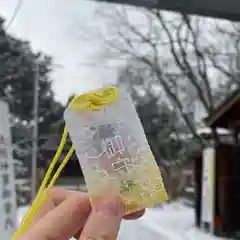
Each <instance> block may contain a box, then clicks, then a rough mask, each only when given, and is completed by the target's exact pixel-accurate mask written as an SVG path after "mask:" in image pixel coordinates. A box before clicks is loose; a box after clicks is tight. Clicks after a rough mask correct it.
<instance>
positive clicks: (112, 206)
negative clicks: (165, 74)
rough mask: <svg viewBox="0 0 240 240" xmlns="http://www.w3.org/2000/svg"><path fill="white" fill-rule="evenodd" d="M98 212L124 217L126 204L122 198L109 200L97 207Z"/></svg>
mask: <svg viewBox="0 0 240 240" xmlns="http://www.w3.org/2000/svg"><path fill="white" fill-rule="evenodd" d="M97 212H99V213H101V214H102V213H103V214H105V215H108V216H113V217H119V216H121V217H122V216H123V215H124V203H123V201H122V199H121V198H120V197H111V198H107V199H104V200H103V201H101V202H100V203H99V204H98V205H97Z"/></svg>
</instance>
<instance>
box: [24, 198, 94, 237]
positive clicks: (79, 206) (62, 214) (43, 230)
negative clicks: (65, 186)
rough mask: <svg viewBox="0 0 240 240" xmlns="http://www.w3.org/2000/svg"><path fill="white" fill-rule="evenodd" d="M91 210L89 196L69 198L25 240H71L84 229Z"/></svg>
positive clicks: (41, 220)
mask: <svg viewBox="0 0 240 240" xmlns="http://www.w3.org/2000/svg"><path fill="white" fill-rule="evenodd" d="M90 210H91V207H90V202H89V198H88V196H87V195H82V196H73V197H69V198H68V199H67V200H66V201H64V202H63V203H61V204H60V205H59V206H57V207H56V208H54V209H53V210H52V211H50V212H48V213H47V214H46V215H45V216H44V217H43V218H42V219H40V220H39V221H38V224H36V225H34V226H33V227H32V228H30V229H29V231H28V232H27V233H26V235H25V236H23V239H35V240H66V239H70V238H71V237H72V236H73V235H74V234H75V233H76V232H77V231H79V230H81V229H82V228H83V226H84V224H85V222H86V219H87V217H88V215H89V213H90Z"/></svg>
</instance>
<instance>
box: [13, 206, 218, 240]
mask: <svg viewBox="0 0 240 240" xmlns="http://www.w3.org/2000/svg"><path fill="white" fill-rule="evenodd" d="M27 211H28V207H21V208H20V209H19V210H18V224H19V223H20V221H21V220H22V219H23V217H24V215H25V214H26V213H27ZM128 239H131V240H146V239H148V240H158V239H159V240H218V239H220V238H217V237H214V236H211V235H210V234H207V233H204V232H201V231H200V230H199V229H197V228H195V227H194V210H193V209H192V208H189V207H187V206H185V205H184V204H183V203H182V201H178V202H174V203H171V204H165V205H163V206H162V207H156V208H152V209H147V210H146V213H145V215H144V216H143V217H142V218H140V219H138V220H128V221H126V220H124V221H123V222H122V224H121V228H120V232H119V236H118V240H128Z"/></svg>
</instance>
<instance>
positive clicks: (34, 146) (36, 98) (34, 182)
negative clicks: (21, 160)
mask: <svg viewBox="0 0 240 240" xmlns="http://www.w3.org/2000/svg"><path fill="white" fill-rule="evenodd" d="M33 104H34V105H33V124H34V125H33V139H32V143H33V144H32V200H34V198H35V196H36V192H37V189H36V188H37V155H38V108H39V65H38V63H36V68H35V78H34V82H33Z"/></svg>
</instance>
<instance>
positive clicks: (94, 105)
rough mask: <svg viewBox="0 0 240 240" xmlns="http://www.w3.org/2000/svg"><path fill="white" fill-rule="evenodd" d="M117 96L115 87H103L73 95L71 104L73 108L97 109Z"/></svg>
mask: <svg viewBox="0 0 240 240" xmlns="http://www.w3.org/2000/svg"><path fill="white" fill-rule="evenodd" d="M117 97H118V89H117V88H116V87H110V88H104V89H103V90H99V91H95V92H90V93H86V94H83V95H80V96H77V97H75V98H74V99H73V101H72V103H71V106H72V108H73V109H75V110H91V111H99V110H100V109H101V107H102V106H103V105H106V104H109V103H111V102H113V101H114V100H115V99H116V98H117Z"/></svg>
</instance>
